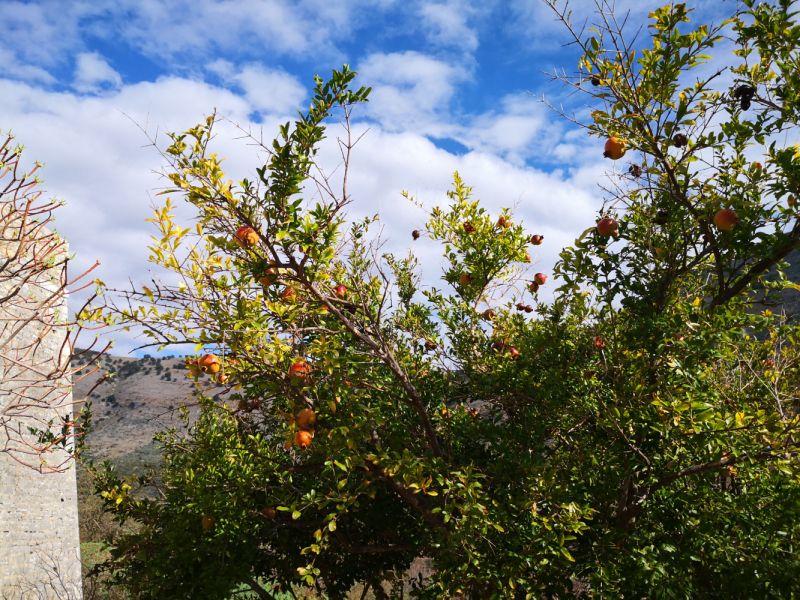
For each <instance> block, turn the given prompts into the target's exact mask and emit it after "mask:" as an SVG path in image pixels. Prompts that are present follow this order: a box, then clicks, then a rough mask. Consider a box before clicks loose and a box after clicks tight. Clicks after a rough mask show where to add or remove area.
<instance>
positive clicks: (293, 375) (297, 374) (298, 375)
mask: <svg viewBox="0 0 800 600" xmlns="http://www.w3.org/2000/svg"><path fill="white" fill-rule="evenodd" d="M310 373H311V366H310V365H309V364H308V363H307V362H306V361H304V360H301V361H299V362H296V363H294V364H293V365H292V366H291V367H289V379H291V380H292V382H295V381H297V382H303V381H305V380H306V378H307V377H308V375H309V374H310Z"/></svg>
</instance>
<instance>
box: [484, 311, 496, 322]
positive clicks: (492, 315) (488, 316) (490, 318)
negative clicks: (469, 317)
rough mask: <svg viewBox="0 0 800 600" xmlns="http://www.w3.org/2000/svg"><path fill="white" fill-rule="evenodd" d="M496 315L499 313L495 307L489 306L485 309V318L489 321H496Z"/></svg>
mask: <svg viewBox="0 0 800 600" xmlns="http://www.w3.org/2000/svg"><path fill="white" fill-rule="evenodd" d="M496 316H497V313H496V312H495V311H494V309H491V308H487V309H486V310H485V311H483V318H484V319H486V320H487V321H494V318H495V317H496Z"/></svg>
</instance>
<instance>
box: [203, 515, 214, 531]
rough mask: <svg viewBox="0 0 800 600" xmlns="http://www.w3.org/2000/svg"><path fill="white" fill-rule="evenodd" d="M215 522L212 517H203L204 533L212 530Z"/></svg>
mask: <svg viewBox="0 0 800 600" xmlns="http://www.w3.org/2000/svg"><path fill="white" fill-rule="evenodd" d="M216 521H217V520H216V519H215V518H214V517H212V516H210V515H206V516H205V517H203V529H205V530H206V531H210V530H212V529H214V523H215V522H216Z"/></svg>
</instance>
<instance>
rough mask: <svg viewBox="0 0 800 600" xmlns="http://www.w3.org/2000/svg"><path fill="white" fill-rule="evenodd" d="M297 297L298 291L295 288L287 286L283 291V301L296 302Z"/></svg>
mask: <svg viewBox="0 0 800 600" xmlns="http://www.w3.org/2000/svg"><path fill="white" fill-rule="evenodd" d="M296 299H297V292H295V291H294V289H293V288H286V289H285V290H283V292H281V302H294V301H295V300H296Z"/></svg>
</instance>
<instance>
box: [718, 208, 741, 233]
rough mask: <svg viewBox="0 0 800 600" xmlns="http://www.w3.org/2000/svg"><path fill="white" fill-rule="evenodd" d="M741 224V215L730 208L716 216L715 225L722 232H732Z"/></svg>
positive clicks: (724, 209)
mask: <svg viewBox="0 0 800 600" xmlns="http://www.w3.org/2000/svg"><path fill="white" fill-rule="evenodd" d="M738 222H739V215H737V214H736V211H735V210H733V209H730V208H723V209H722V210H721V211H719V212H717V214H715V215H714V225H716V226H717V228H718V229H720V230H722V231H730V230H731V229H733V228H734V227H736V224H737V223H738Z"/></svg>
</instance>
